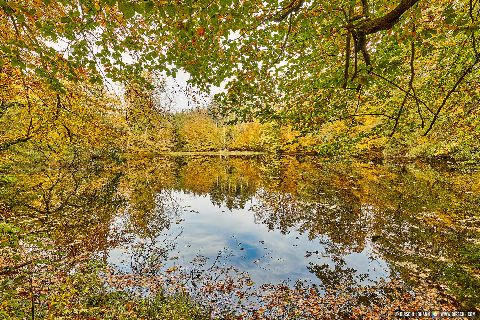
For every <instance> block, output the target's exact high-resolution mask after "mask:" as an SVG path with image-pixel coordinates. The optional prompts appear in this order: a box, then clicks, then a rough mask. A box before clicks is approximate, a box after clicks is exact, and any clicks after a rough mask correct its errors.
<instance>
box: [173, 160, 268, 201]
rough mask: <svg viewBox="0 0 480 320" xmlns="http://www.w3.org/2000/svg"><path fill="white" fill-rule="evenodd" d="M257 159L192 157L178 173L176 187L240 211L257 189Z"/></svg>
mask: <svg viewBox="0 0 480 320" xmlns="http://www.w3.org/2000/svg"><path fill="white" fill-rule="evenodd" d="M257 163H258V159H240V158H234V157H232V158H231V157H225V158H218V157H203V158H200V159H199V158H192V159H190V160H189V161H188V162H187V163H185V164H184V165H183V166H182V167H181V168H180V171H179V176H178V187H179V188H180V189H181V190H184V191H189V192H193V193H194V194H208V195H210V199H211V201H212V202H213V203H214V204H216V205H219V206H220V205H225V206H226V207H227V208H229V209H234V208H243V207H244V206H245V204H246V202H247V201H248V200H249V199H250V198H252V196H253V195H254V194H255V191H256V189H257V186H258V183H259V182H258V181H259V178H260V177H259V171H258V169H257V166H256V164H257Z"/></svg>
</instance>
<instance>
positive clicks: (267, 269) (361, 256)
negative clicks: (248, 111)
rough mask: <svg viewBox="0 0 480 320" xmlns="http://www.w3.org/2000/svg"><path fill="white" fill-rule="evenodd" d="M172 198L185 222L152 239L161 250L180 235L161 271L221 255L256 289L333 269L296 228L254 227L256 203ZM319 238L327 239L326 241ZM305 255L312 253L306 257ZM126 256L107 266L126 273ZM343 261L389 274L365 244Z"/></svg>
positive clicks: (119, 254) (118, 252)
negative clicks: (316, 268) (236, 205)
mask: <svg viewBox="0 0 480 320" xmlns="http://www.w3.org/2000/svg"><path fill="white" fill-rule="evenodd" d="M173 196H174V198H175V200H176V202H178V203H179V204H181V205H182V206H183V207H184V210H183V213H182V216H181V218H182V219H183V220H182V222H180V223H178V224H172V227H171V229H170V230H168V232H166V233H165V234H162V235H160V236H159V237H158V238H157V239H155V240H156V243H157V245H158V246H162V245H165V243H168V242H169V241H172V239H173V238H174V237H176V236H177V235H178V234H180V236H178V238H176V240H175V243H176V246H175V248H174V249H173V250H172V251H170V252H169V257H170V258H173V259H171V260H167V261H166V262H165V263H164V267H165V268H168V267H170V266H172V265H174V264H176V265H182V266H183V267H185V268H189V266H191V262H192V261H193V260H194V259H195V258H196V257H198V256H199V255H200V256H203V257H206V258H208V261H207V263H206V266H207V267H208V266H210V265H212V264H213V263H214V261H215V259H216V258H217V256H218V255H219V254H220V258H219V260H218V263H220V264H221V265H222V266H226V267H228V266H234V267H236V268H237V269H238V270H239V271H242V272H248V273H249V274H250V276H251V278H252V280H253V281H254V282H255V283H256V284H257V285H258V284H262V283H281V282H284V281H287V282H289V283H291V284H293V283H294V282H295V281H297V280H301V281H304V280H306V281H309V282H312V283H319V280H318V279H317V278H316V277H315V275H314V274H312V273H310V272H309V270H308V269H307V266H309V264H311V263H312V264H318V265H323V264H327V265H328V266H329V267H330V268H331V269H332V270H333V269H334V267H335V260H334V259H332V258H333V257H331V256H330V254H328V253H327V252H326V250H325V247H324V245H323V244H322V243H321V241H320V238H317V239H314V240H311V241H310V240H309V239H308V236H307V235H305V234H300V233H299V232H297V231H296V230H290V232H289V233H288V234H282V233H281V232H280V231H278V230H273V231H272V230H268V227H267V226H266V225H264V224H257V223H255V219H254V214H253V212H252V211H250V210H249V207H250V206H252V205H253V204H254V203H253V202H254V201H255V199H253V200H251V201H250V202H248V203H247V205H246V208H245V209H234V210H232V211H229V210H228V209H227V208H226V207H218V206H215V205H214V204H212V203H211V201H210V198H209V197H207V196H198V195H193V194H185V193H183V192H174V194H173ZM321 240H322V241H325V240H327V241H328V239H326V238H322V239H321ZM138 241H139V239H136V242H138ZM134 242H135V241H134ZM307 252H309V253H311V254H308V255H307ZM130 255H131V251H130V249H129V248H128V247H124V248H116V249H113V250H112V251H110V257H109V262H110V263H111V264H113V265H115V266H116V267H118V268H119V269H121V270H123V271H126V272H128V271H130V260H131V257H130ZM341 258H342V259H343V260H344V261H345V265H343V266H342V269H345V268H353V269H355V270H357V275H360V274H366V275H367V276H368V277H367V280H366V281H368V280H378V279H379V278H380V277H385V276H388V265H387V264H386V263H385V262H384V261H382V260H379V259H378V258H374V254H373V249H372V246H371V245H370V244H369V243H367V245H366V246H365V248H364V250H363V251H362V252H359V253H350V254H347V255H345V256H343V257H341Z"/></svg>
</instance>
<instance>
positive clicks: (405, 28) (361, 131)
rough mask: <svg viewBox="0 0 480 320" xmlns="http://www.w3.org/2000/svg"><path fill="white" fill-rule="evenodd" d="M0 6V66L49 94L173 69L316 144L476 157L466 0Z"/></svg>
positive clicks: (226, 103) (472, 34) (474, 72)
mask: <svg viewBox="0 0 480 320" xmlns="http://www.w3.org/2000/svg"><path fill="white" fill-rule="evenodd" d="M0 5H1V19H2V25H3V26H4V28H3V30H2V35H1V37H2V38H1V39H2V40H1V46H0V54H1V57H2V65H3V66H6V67H7V68H14V69H15V70H17V72H20V73H21V74H23V75H24V76H28V75H29V74H36V75H38V77H40V79H42V80H43V81H45V82H47V83H48V84H49V85H50V86H51V87H52V88H53V89H54V90H55V91H57V92H59V93H62V94H63V93H65V84H64V82H65V81H66V80H69V81H78V80H81V79H89V81H91V82H93V83H101V82H103V81H104V80H107V79H110V80H115V81H122V82H124V83H127V82H132V81H136V82H138V80H142V79H143V80H147V82H148V77H144V76H142V75H143V74H144V73H143V72H144V71H145V70H151V71H152V70H154V71H156V72H159V71H162V70H163V71H165V72H167V74H175V73H176V71H177V69H178V68H182V69H184V70H186V71H187V72H188V73H190V75H191V76H192V78H191V81H192V82H193V83H195V84H197V85H199V86H200V88H203V89H207V88H208V86H209V85H211V84H214V85H221V84H222V83H223V84H224V85H225V86H226V91H225V92H224V93H222V94H221V95H219V97H218V98H219V99H218V101H220V102H221V106H222V107H221V109H222V113H229V114H232V113H233V114H234V115H235V117H236V118H237V119H240V120H252V119H254V118H257V119H259V120H261V121H274V122H278V123H280V124H282V125H292V126H294V128H295V129H297V130H300V131H302V132H315V133H317V132H320V133H321V134H320V138H321V139H322V142H323V143H324V144H326V145H330V147H327V149H328V148H333V149H335V148H339V147H341V146H345V145H348V144H349V143H352V142H353V143H357V144H360V145H362V146H364V147H365V146H366V148H367V149H369V148H373V149H379V150H383V149H384V148H387V151H388V150H393V152H392V153H394V154H401V155H403V154H405V153H408V154H409V155H412V156H416V155H446V154H451V153H456V154H458V157H460V158H469V157H471V156H478V152H479V151H478V148H479V146H478V140H479V139H478V137H479V123H478V119H479V117H478V101H479V95H480V92H479V91H478V88H479V87H480V84H479V80H478V76H479V71H478V70H479V69H478V65H479V61H480V55H479V50H480V49H479V48H478V43H479V40H478V30H479V12H480V11H479V10H480V4H479V3H478V2H477V1H473V0H458V1H453V2H452V1H436V2H434V3H432V2H427V1H418V0H399V1H371V0H362V1H350V0H342V1H335V2H330V1H311V2H308V1H303V0H298V1H297V0H293V1H281V2H278V1H235V0H227V1H214V2H211V1H188V0H186V1H180V2H178V1H176V2H173V1H166V2H158V1H153V0H149V1H130V0H119V1H115V0H106V1H90V0H85V1H80V2H78V3H72V2H70V1H43V2H42V3H40V2H36V1H22V2H20V1H18V2H17V1H2V2H1V3H0ZM107 81H109V80H107ZM140 82H142V81H140ZM5 102H6V103H12V102H13V101H9V100H7V101H5ZM332 132H333V133H334V134H331V133H332ZM339 141H340V144H339V145H335V144H336V143H337V144H338V142H339ZM320 149H321V148H320ZM322 150H323V149H322ZM323 151H325V150H323Z"/></svg>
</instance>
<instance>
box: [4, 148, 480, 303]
mask: <svg viewBox="0 0 480 320" xmlns="http://www.w3.org/2000/svg"><path fill="white" fill-rule="evenodd" d="M11 172H12V173H14V175H15V179H11V180H8V181H7V180H6V179H4V180H2V181H0V197H1V198H0V202H1V203H3V204H4V205H6V206H7V208H8V210H3V209H2V208H0V210H3V211H0V213H2V217H3V219H4V220H6V221H16V223H17V222H18V223H17V225H21V226H22V227H23V228H24V229H25V230H26V231H25V233H28V234H45V235H47V236H48V237H50V238H51V239H52V240H53V242H54V244H53V246H56V247H58V248H59V251H62V252H63V253H65V254H66V255H69V256H80V255H84V254H86V253H88V252H96V253H100V255H101V256H103V257H105V259H106V260H107V261H108V262H109V263H110V264H111V265H112V266H114V267H115V268H116V269H118V270H119V271H123V272H125V273H134V274H141V275H158V274H159V273H165V272H167V271H171V270H175V269H176V268H182V269H183V270H184V271H186V272H189V271H190V273H191V274H192V275H193V274H194V273H195V272H197V271H198V270H200V269H201V270H204V271H205V270H210V271H212V270H214V269H216V268H217V267H222V268H227V267H229V266H233V267H235V268H236V270H237V271H239V272H248V273H249V274H250V277H251V280H252V281H253V284H254V285H253V286H251V287H256V288H257V287H258V286H260V285H261V284H263V283H270V282H274V283H279V282H285V283H287V284H289V285H291V286H293V285H295V283H296V282H297V281H298V280H300V281H303V282H305V283H309V284H314V285H316V286H317V287H318V288H319V290H320V291H322V292H323V291H328V290H333V289H335V288H338V287H343V288H346V289H347V290H354V289H355V288H358V287H360V286H367V285H371V284H373V283H375V282H377V281H378V280H380V279H381V278H387V281H388V279H389V280H392V279H394V278H398V279H401V280H402V281H403V282H405V283H406V284H407V285H409V286H412V287H413V288H415V286H417V285H419V284H420V283H422V284H427V285H428V286H429V287H440V288H443V289H442V290H443V291H444V292H446V293H448V294H450V295H452V296H455V297H456V299H457V300H458V301H459V302H460V304H461V305H463V306H466V307H475V306H478V301H480V298H479V297H480V293H479V289H478V288H480V281H479V278H478V274H479V273H480V256H479V255H478V252H480V240H479V231H480V223H479V220H480V219H479V216H480V213H479V207H480V173H479V172H478V171H474V170H470V171H462V170H458V168H456V170H450V168H437V167H435V166H432V165H429V164H424V163H423V164H422V163H410V164H384V165H379V164H362V163H355V162H333V161H322V160H320V159H316V158H298V157H205V156H202V157H200V156H197V157H195V156H191V157H158V158H151V159H142V160H130V161H128V162H127V163H125V164H123V165H117V166H115V167H104V166H102V165H101V164H99V163H91V164H89V165H85V164H80V163H71V164H70V165H66V166H61V167H48V168H45V167H43V168H39V167H35V166H28V167H26V166H25V167H19V166H17V167H12V168H11ZM2 173H3V172H2ZM3 212H5V213H3ZM12 213H15V214H12ZM39 251H41V248H39ZM25 259H27V257H26V258H25Z"/></svg>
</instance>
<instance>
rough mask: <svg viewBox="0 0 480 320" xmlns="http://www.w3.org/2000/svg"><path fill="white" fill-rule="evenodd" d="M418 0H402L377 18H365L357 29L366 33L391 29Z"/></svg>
mask: <svg viewBox="0 0 480 320" xmlns="http://www.w3.org/2000/svg"><path fill="white" fill-rule="evenodd" d="M418 1H419V0H401V1H400V3H399V4H398V5H397V6H396V7H395V8H394V9H393V10H392V11H390V12H389V13H387V14H385V15H384V16H381V17H378V18H375V19H367V20H364V21H363V22H362V23H361V24H360V25H358V26H357V29H358V30H359V31H360V32H362V33H364V34H366V35H368V34H372V33H376V32H378V31H382V30H388V29H391V28H392V27H393V25H394V24H395V23H397V22H398V20H399V19H400V17H401V16H402V15H403V14H404V13H405V12H406V11H408V10H409V9H410V8H411V7H413V6H414V5H415V4H416V3H417V2H418Z"/></svg>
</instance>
